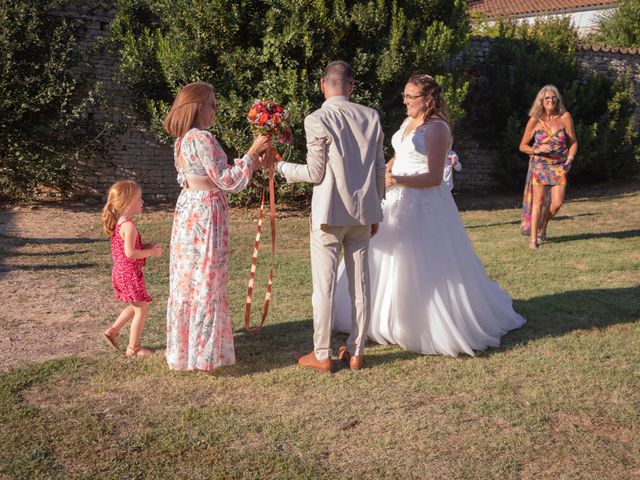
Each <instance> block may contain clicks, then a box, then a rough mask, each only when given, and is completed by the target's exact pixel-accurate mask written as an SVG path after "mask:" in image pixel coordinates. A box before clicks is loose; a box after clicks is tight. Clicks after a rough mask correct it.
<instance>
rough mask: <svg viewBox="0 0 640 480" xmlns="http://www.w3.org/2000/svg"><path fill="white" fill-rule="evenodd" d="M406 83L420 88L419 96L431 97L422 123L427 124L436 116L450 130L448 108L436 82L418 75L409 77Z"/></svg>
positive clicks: (423, 74)
mask: <svg viewBox="0 0 640 480" xmlns="http://www.w3.org/2000/svg"><path fill="white" fill-rule="evenodd" d="M407 83H410V84H411V85H415V86H416V87H418V88H420V95H424V96H425V97H431V99H432V100H433V101H432V102H431V104H430V105H429V107H427V111H426V112H425V114H424V118H423V121H424V123H427V122H428V121H429V119H430V118H431V117H433V116H436V117H438V118H440V119H442V120H444V121H445V122H447V125H449V128H451V120H450V119H449V108H448V107H447V102H446V100H445V99H444V97H443V96H442V87H441V86H440V85H438V82H436V81H435V79H434V78H433V77H432V76H431V75H427V74H426V73H418V74H416V75H413V76H411V78H410V79H409V80H407Z"/></svg>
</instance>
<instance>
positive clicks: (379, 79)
mask: <svg viewBox="0 0 640 480" xmlns="http://www.w3.org/2000/svg"><path fill="white" fill-rule="evenodd" d="M468 30H469V27H468V19H467V6H466V2H465V1H464V0H411V1H403V2H400V1H396V0H391V1H389V0H352V1H346V0H312V1H301V0H271V1H263V0H239V1H235V2H229V1H224V0H120V1H119V2H118V14H117V17H116V19H115V21H114V22H113V23H112V35H113V39H114V45H115V47H116V49H117V51H118V52H119V55H120V58H121V66H120V78H121V80H122V81H123V82H124V83H125V84H127V85H128V86H129V87H130V88H132V89H133V90H134V91H135V92H136V93H137V94H138V97H139V99H140V102H139V105H138V107H139V109H140V110H141V111H143V112H144V113H145V114H146V115H148V118H149V121H150V124H151V125H152V126H153V127H154V130H155V131H156V133H157V134H158V136H159V137H160V138H165V140H166V137H164V134H163V133H162V131H161V123H162V118H163V117H164V115H165V114H166V112H167V110H168V108H169V106H170V102H171V101H172V99H173V98H174V96H175V94H176V92H177V91H178V90H179V88H180V87H181V86H183V85H184V84H186V83H188V82H191V81H194V80H204V81H208V82H210V83H212V84H213V85H214V87H215V88H216V96H217V100H218V109H219V111H218V115H217V120H216V123H215V125H214V126H213V131H214V133H215V134H216V135H217V137H218V138H219V139H220V140H221V142H222V143H223V144H224V145H225V146H226V147H227V149H228V150H229V151H230V153H238V152H241V151H243V150H244V149H245V148H246V147H247V146H248V143H249V135H248V130H247V125H248V124H247V121H246V113H247V111H248V107H249V105H250V104H251V102H252V100H253V99H255V98H263V99H271V100H273V101H276V102H279V103H281V104H282V105H283V106H285V107H286V108H287V109H289V110H290V112H291V114H292V123H293V126H294V132H295V135H294V138H295V144H294V149H293V153H292V158H293V160H294V161H301V160H302V158H303V155H304V151H305V149H304V141H305V139H304V133H303V129H302V122H303V119H304V117H305V116H306V115H307V114H309V113H310V112H311V111H313V110H314V109H315V108H317V107H318V106H319V105H320V104H321V103H322V100H323V99H322V97H321V93H320V91H319V82H320V78H321V76H322V72H323V70H324V67H325V66H326V64H327V63H329V62H330V61H332V60H336V59H343V60H346V61H348V62H350V63H351V64H352V65H353V67H354V71H355V76H356V88H355V90H354V95H353V99H354V101H357V102H362V103H364V104H366V105H370V106H372V107H374V108H376V109H378V111H379V112H380V113H381V116H382V120H383V126H384V129H385V133H386V134H387V141H388V140H389V139H390V137H391V135H390V134H391V133H392V132H393V131H394V130H395V129H397V127H398V125H399V123H400V121H401V118H402V117H403V116H404V107H403V105H402V103H401V101H400V96H399V93H400V92H401V91H402V88H403V86H404V82H405V81H406V79H407V78H408V77H409V76H410V75H411V74H413V73H415V72H417V71H421V72H428V73H430V74H437V75H439V77H438V78H439V79H440V80H441V81H442V82H443V84H445V85H446V87H447V88H446V90H447V94H448V95H449V98H448V100H449V101H450V102H451V107H452V111H453V113H454V114H455V115H456V116H458V117H459V116H461V115H462V110H461V108H460V103H461V99H462V98H464V96H465V93H466V88H467V82H466V81H465V80H464V79H463V78H462V77H461V76H460V75H457V74H456V72H454V71H453V70H452V69H451V68H450V67H447V60H448V59H450V58H451V57H452V56H453V55H454V54H455V53H456V52H458V51H459V50H460V49H461V48H462V47H463V46H464V45H465V44H466V42H467V40H468ZM308 188H309V186H305V185H286V184H282V185H280V187H279V189H280V194H281V195H286V196H288V198H291V199H294V198H296V197H297V196H298V195H303V194H304V192H305V191H306V189H308ZM251 194H252V192H251V191H249V192H248V195H251ZM240 199H242V195H241V196H240Z"/></svg>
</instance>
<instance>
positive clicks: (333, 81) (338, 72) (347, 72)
mask: <svg viewBox="0 0 640 480" xmlns="http://www.w3.org/2000/svg"><path fill="white" fill-rule="evenodd" d="M324 81H325V83H327V84H328V85H329V86H330V87H331V88H343V89H345V90H346V89H347V87H349V85H350V84H351V82H353V70H352V69H351V65H349V64H348V63H347V62H345V61H344V60H336V61H335V62H331V63H330V64H329V65H327V68H325V69H324Z"/></svg>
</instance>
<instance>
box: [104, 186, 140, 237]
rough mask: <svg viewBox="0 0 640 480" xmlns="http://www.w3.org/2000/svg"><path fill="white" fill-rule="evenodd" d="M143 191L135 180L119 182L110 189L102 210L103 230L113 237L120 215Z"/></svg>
mask: <svg viewBox="0 0 640 480" xmlns="http://www.w3.org/2000/svg"><path fill="white" fill-rule="evenodd" d="M141 191H142V189H141V188H140V185H138V184H137V183H136V182H134V181H133V180H118V181H117V182H116V183H114V184H113V185H111V188H109V196H108V197H107V203H106V204H105V206H104V208H103V209H102V229H103V230H104V233H106V234H107V235H109V236H111V235H113V232H114V231H115V229H116V224H117V223H118V219H119V218H120V215H122V214H123V213H125V212H126V211H127V210H128V209H129V207H130V206H131V202H133V201H134V200H135V198H136V196H137V195H138V194H139V193H140V192H141Z"/></svg>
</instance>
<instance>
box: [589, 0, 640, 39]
mask: <svg viewBox="0 0 640 480" xmlns="http://www.w3.org/2000/svg"><path fill="white" fill-rule="evenodd" d="M590 41H593V42H598V43H604V44H606V45H610V46H613V47H627V48H640V0H624V1H623V2H621V4H620V5H619V6H618V7H617V8H616V9H614V10H613V11H612V12H608V13H605V14H603V15H602V16H601V17H600V18H599V19H598V28H597V32H596V33H595V34H594V35H593V36H592V37H591V38H590Z"/></svg>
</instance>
